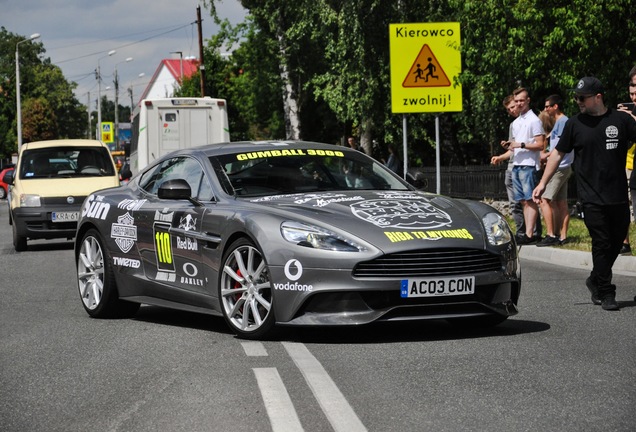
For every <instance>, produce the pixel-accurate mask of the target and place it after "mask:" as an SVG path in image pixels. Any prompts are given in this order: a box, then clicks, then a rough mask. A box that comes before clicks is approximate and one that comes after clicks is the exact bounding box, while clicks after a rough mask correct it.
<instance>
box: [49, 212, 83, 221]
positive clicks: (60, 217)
mask: <svg viewBox="0 0 636 432" xmlns="http://www.w3.org/2000/svg"><path fill="white" fill-rule="evenodd" d="M51 220H52V221H53V222H77V221H78V220H79V212H53V213H51Z"/></svg>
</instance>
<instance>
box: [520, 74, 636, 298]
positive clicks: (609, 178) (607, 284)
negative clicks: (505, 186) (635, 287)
mask: <svg viewBox="0 0 636 432" xmlns="http://www.w3.org/2000/svg"><path fill="white" fill-rule="evenodd" d="M604 94H605V90H604V88H603V85H602V84H601V82H600V81H599V80H598V79H596V78H593V77H585V78H582V79H581V80H580V81H579V83H578V84H577V87H576V89H574V99H575V100H576V103H577V104H578V106H579V109H580V110H581V112H580V114H578V115H576V116H574V117H572V118H570V119H569V120H568V121H567V123H566V124H565V128H564V130H563V134H562V135H561V140H560V141H559V143H558V144H557V146H556V152H554V153H553V154H552V155H551V156H550V158H549V159H548V163H547V166H546V168H545V172H544V174H543V177H542V178H541V181H540V182H539V184H538V185H537V187H536V188H535V190H534V192H533V194H532V197H533V199H534V200H535V201H538V200H539V199H540V198H541V195H542V194H543V192H544V191H545V186H546V184H547V183H548V181H549V180H550V178H551V177H552V176H553V175H554V173H555V172H556V170H557V168H558V166H559V162H560V161H561V159H562V158H563V156H564V155H565V154H566V153H568V152H570V151H572V150H574V155H575V156H574V163H573V164H572V166H573V167H574V173H575V175H576V183H577V192H578V197H579V199H580V201H581V203H582V204H583V213H584V215H585V216H584V221H585V226H586V227H587V229H588V231H589V233H590V237H591V238H592V272H591V273H590V277H588V278H587V280H586V281H585V284H586V286H587V288H588V289H589V290H590V292H591V294H592V302H593V303H594V304H600V305H602V307H603V309H605V310H618V309H619V306H618V303H617V302H616V286H615V285H612V266H613V265H614V262H615V261H616V258H617V257H618V253H619V251H620V249H621V246H622V244H623V239H624V238H625V232H626V231H627V228H628V226H629V222H630V216H629V200H628V197H627V182H626V181H625V162H626V159H627V149H628V146H629V145H630V143H631V142H633V141H634V140H636V122H635V121H634V120H633V119H632V118H631V117H630V116H629V115H627V114H625V113H622V112H619V111H616V110H613V109H611V108H607V107H606V106H605V101H604Z"/></svg>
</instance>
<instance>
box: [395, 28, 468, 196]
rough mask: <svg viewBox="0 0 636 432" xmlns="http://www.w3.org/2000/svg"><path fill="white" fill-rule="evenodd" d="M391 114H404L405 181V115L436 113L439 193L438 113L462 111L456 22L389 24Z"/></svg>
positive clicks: (459, 44) (458, 41)
mask: <svg viewBox="0 0 636 432" xmlns="http://www.w3.org/2000/svg"><path fill="white" fill-rule="evenodd" d="M389 43H390V61H391V111H392V112H393V114H403V115H404V120H403V134H404V138H403V145H404V176H405V178H406V171H407V168H408V163H407V145H406V143H407V139H406V114H409V113H435V114H436V115H435V143H436V152H435V155H436V157H435V158H436V169H437V193H438V194H439V193H440V189H441V187H440V156H439V154H440V152H439V145H440V144H439V113H442V112H458V111H461V110H462V88H461V85H460V84H459V80H458V77H459V74H460V72H461V53H460V46H461V39H460V28H459V23H457V22H447V23H411V24H390V25H389Z"/></svg>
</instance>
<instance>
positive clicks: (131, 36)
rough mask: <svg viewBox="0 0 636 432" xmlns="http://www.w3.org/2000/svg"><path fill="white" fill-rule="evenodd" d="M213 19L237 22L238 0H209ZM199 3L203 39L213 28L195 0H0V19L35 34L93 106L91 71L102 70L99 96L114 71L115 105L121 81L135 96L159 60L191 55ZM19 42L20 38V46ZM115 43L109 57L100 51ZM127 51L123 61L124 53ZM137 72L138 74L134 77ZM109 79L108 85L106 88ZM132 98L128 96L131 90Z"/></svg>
mask: <svg viewBox="0 0 636 432" xmlns="http://www.w3.org/2000/svg"><path fill="white" fill-rule="evenodd" d="M215 3H216V9H217V13H218V15H219V17H220V18H221V19H224V18H227V19H228V20H229V21H230V22H231V23H232V24H237V23H239V22H242V21H243V20H244V18H245V15H246V11H245V9H243V7H242V6H241V4H240V2H239V0H215ZM198 5H201V18H202V20H203V22H202V24H201V26H202V33H203V44H204V45H205V44H206V40H207V39H209V38H210V37H211V36H212V35H214V34H215V33H216V32H217V31H218V26H216V24H214V21H213V19H212V17H211V16H210V13H209V11H208V10H207V9H206V8H205V7H204V5H203V2H201V1H200V0H99V1H95V0H92V1H91V0H0V26H1V27H4V28H5V29H6V30H7V31H9V32H11V33H14V34H17V35H21V36H24V37H25V38H28V37H30V36H31V35H33V34H34V33H39V34H40V38H39V39H37V42H41V43H42V44H43V45H44V49H45V50H46V52H45V53H44V57H45V58H46V57H48V58H50V59H51V62H52V63H53V64H55V65H57V66H59V67H60V68H61V69H62V72H63V74H64V76H65V77H66V79H67V80H68V81H74V82H76V83H77V84H78V87H77V89H76V90H75V95H76V97H77V99H78V100H79V101H80V102H81V103H82V104H86V103H87V102H88V96H89V93H90V99H91V104H92V105H93V108H94V107H95V104H96V100H97V93H98V85H97V80H96V78H95V70H96V69H97V66H98V63H99V67H100V70H101V75H102V85H101V88H102V95H106V96H107V97H108V99H109V100H114V99H115V91H114V88H115V86H114V84H113V79H114V73H115V69H117V75H118V77H119V104H120V105H123V106H128V105H130V97H129V95H128V92H127V90H126V89H127V88H128V87H130V86H131V85H132V87H133V93H134V95H133V96H135V95H140V94H141V93H142V92H143V89H144V88H145V87H146V85H147V84H148V81H149V80H150V78H151V77H152V75H153V74H154V73H155V71H156V69H157V67H158V66H159V63H160V62H161V60H163V59H169V58H172V59H179V58H180V55H179V54H173V52H178V51H180V52H182V56H183V58H184V59H185V58H187V57H190V56H194V57H196V58H198V56H199V46H198V43H199V36H198V31H197V25H196V22H195V21H196V19H197V12H196V7H197V6H198ZM20 46H22V45H20ZM112 50H116V53H115V54H113V55H112V56H108V52H109V51H112ZM130 57H132V60H131V61H129V62H127V61H126V59H128V58H130ZM140 74H144V76H141V77H140V76H139V75H140ZM107 86H110V87H111V88H110V89H108V90H107V89H106V87H107ZM135 101H136V96H135Z"/></svg>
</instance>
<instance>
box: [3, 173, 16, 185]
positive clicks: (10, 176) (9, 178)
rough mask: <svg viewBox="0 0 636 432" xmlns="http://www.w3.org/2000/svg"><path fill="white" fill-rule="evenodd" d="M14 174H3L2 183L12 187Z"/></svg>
mask: <svg viewBox="0 0 636 432" xmlns="http://www.w3.org/2000/svg"><path fill="white" fill-rule="evenodd" d="M14 173H15V171H8V172H6V173H5V174H4V176H3V177H2V181H3V182H5V183H6V184H8V185H12V184H13V174H14Z"/></svg>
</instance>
